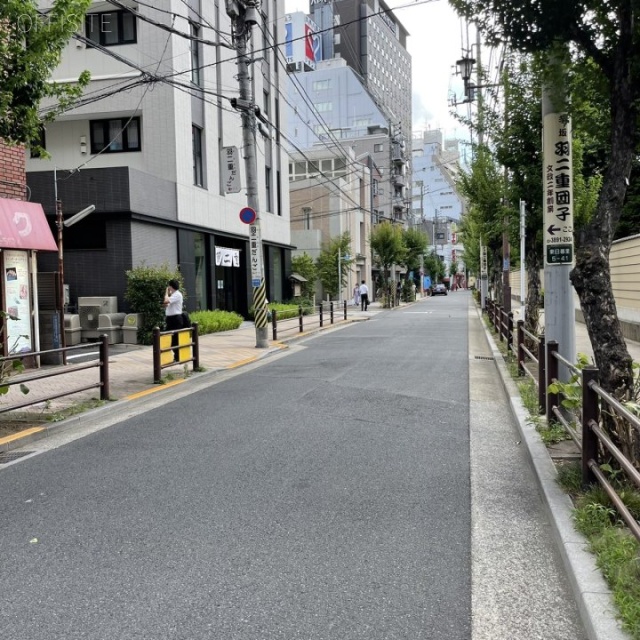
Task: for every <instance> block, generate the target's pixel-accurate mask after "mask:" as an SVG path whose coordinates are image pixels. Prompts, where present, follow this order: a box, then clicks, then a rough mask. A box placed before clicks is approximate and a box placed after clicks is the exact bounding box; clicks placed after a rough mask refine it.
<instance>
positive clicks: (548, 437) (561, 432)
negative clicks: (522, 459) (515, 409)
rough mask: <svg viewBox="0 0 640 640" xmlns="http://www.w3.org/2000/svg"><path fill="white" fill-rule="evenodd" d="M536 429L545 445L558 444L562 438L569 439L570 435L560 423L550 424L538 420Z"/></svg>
mask: <svg viewBox="0 0 640 640" xmlns="http://www.w3.org/2000/svg"><path fill="white" fill-rule="evenodd" d="M536 431H537V432H538V433H539V434H540V438H541V439H542V442H544V443H545V444H546V445H550V444H558V442H563V441H564V440H570V439H571V436H570V435H569V434H568V433H567V431H566V429H565V428H564V427H563V426H562V425H561V424H557V423H556V422H553V423H551V424H547V423H546V422H545V423H543V422H542V421H538V422H537V424H536Z"/></svg>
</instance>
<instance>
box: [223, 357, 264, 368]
mask: <svg viewBox="0 0 640 640" xmlns="http://www.w3.org/2000/svg"><path fill="white" fill-rule="evenodd" d="M257 359H258V356H252V357H251V358H245V359H244V360H239V361H238V362H234V363H233V364H230V365H229V366H228V367H227V369H235V368H236V367H241V366H242V365H243V364H249V363H250V362H253V361H254V360H257Z"/></svg>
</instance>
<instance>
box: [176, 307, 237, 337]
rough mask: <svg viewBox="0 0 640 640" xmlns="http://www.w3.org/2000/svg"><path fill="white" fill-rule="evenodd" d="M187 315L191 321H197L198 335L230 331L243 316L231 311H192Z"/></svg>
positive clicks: (235, 327)
mask: <svg viewBox="0 0 640 640" xmlns="http://www.w3.org/2000/svg"><path fill="white" fill-rule="evenodd" d="M189 317H190V318H191V322H197V323H198V335H200V336H203V335H205V334H207V333H216V332H218V331H231V330H233V329H237V328H238V327H239V326H240V325H241V324H242V323H243V322H244V318H243V317H242V316H241V315H240V314H238V313H234V312H233V311H194V312H193V313H190V314H189Z"/></svg>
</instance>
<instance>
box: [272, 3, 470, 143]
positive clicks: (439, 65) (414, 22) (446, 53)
mask: <svg viewBox="0 0 640 640" xmlns="http://www.w3.org/2000/svg"><path fill="white" fill-rule="evenodd" d="M387 4H388V5H389V6H390V7H391V8H392V9H394V13H395V15H396V17H397V18H398V19H399V20H400V22H401V23H402V24H403V25H404V26H405V28H406V29H407V30H408V31H409V34H410V35H409V40H408V49H409V53H410V54H411V57H412V60H413V78H412V80H413V130H414V131H421V130H423V129H427V128H429V129H444V131H445V133H446V134H447V137H464V134H465V132H466V129H465V128H464V127H462V125H460V124H459V123H458V122H457V121H456V120H455V119H454V118H453V117H452V116H451V115H450V110H451V108H450V107H449V97H450V92H451V91H455V92H457V94H458V99H459V100H461V99H462V81H461V80H460V78H459V77H455V76H454V68H455V62H456V60H458V59H459V58H460V56H461V51H462V36H461V28H462V27H461V22H460V19H459V18H458V16H457V15H456V14H455V12H454V11H453V9H452V8H451V7H450V6H449V3H448V2H447V1H446V0H428V1H426V2H425V1H424V0H387ZM285 10H286V11H287V12H288V13H290V12H294V11H304V12H305V13H308V12H309V2H308V0H285ZM458 110H459V112H460V113H461V115H465V114H466V107H465V106H459V107H458Z"/></svg>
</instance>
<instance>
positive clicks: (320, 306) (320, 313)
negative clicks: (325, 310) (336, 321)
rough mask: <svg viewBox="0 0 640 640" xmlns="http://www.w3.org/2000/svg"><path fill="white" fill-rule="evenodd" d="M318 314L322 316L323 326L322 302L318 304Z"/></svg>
mask: <svg viewBox="0 0 640 640" xmlns="http://www.w3.org/2000/svg"><path fill="white" fill-rule="evenodd" d="M318 315H319V316H320V326H321V327H322V302H321V303H320V304H319V305H318Z"/></svg>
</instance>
